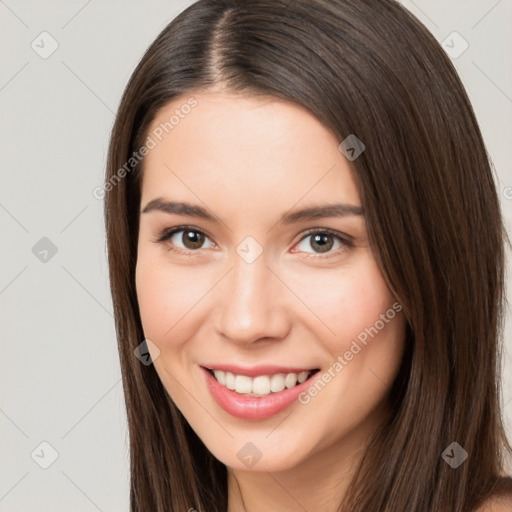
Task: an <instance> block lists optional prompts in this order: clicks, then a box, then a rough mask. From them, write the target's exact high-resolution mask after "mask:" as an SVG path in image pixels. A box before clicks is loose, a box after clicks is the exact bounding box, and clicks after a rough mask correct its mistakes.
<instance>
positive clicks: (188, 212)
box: [142, 197, 364, 224]
mask: <svg viewBox="0 0 512 512" xmlns="http://www.w3.org/2000/svg"><path fill="white" fill-rule="evenodd" d="M155 210H156V211H161V212H165V213H170V214H176V215H184V216H187V217H198V218H201V219H205V220H209V221H212V222H217V219H216V218H215V217H214V216H213V215H212V214H210V213H208V211H207V210H206V209H204V208H203V207H201V206H198V205H194V204H190V203H185V202H178V201H167V200H165V199H163V198H161V197H157V198H156V199H152V200H151V201H149V203H147V204H146V206H145V207H144V209H143V210H142V213H149V212H151V211H155ZM348 216H364V212H363V208H362V207H361V206H356V205H351V204H346V203H337V204H326V205H321V206H311V207H308V208H303V209H301V210H296V211H294V212H290V213H286V214H284V215H283V216H282V217H281V220H280V223H281V224H294V223H297V222H301V221H305V220H311V219H321V218H326V217H348Z"/></svg>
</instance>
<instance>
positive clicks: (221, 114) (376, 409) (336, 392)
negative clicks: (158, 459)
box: [136, 91, 405, 512]
mask: <svg viewBox="0 0 512 512" xmlns="http://www.w3.org/2000/svg"><path fill="white" fill-rule="evenodd" d="M190 96H192V95H187V96H185V95H184V96H182V97H179V98H175V99H174V100H173V101H172V102H171V103H169V104H168V105H166V106H165V107H164V108H162V109H161V110H160V112H159V113H158V115H157V116H156V118H155V120H154V122H153V124H152V126H151V127H150V130H149V131H148V134H149V133H151V130H153V129H154V128H155V127H157V126H158V125H160V123H163V122H165V121H167V120H168V119H169V117H170V116H171V115H172V114H173V112H174V110H175V109H179V108H180V107H181V106H182V105H183V104H184V103H185V102H186V101H187V100H188V99H189V97H190ZM193 97H194V98H196V100H197V101H198V105H197V106H196V107H195V108H194V109H193V110H192V111H191V113H190V114H188V115H187V116H185V117H184V118H183V119H180V122H179V125H177V126H175V128H174V129H173V130H172V131H170V132H169V134H168V135H166V136H165V137H164V138H163V139H162V141H161V142H159V143H158V144H157V146H156V147H155V148H154V149H152V150H151V151H150V152H149V154H148V155H147V156H146V158H145V162H144V175H143V181H142V195H141V215H140V230H139V240H138V259H137V268H136V288H137V296H138V301H139V306H140V312H141V318H142V324H143V328H144V334H145V336H146V338H149V339H150V340H151V341H152V342H153V343H154V344H155V346H157V347H158V349H159V351H160V353H159V354H158V356H157V357H156V358H155V360H154V365H155V369H156V371H157V373H158V375H159V377H160V379H161V380H162V383H163V385H164V387H165V389H166V390H167V392H168V393H169V394H170V396H171V397H172V399H173V400H174V402H175V403H176V405H177V406H178V408H179V409H180V410H181V412H182V413H183V415H184V416H185V418H186V419H187V421H188V422H189V423H190V425H191V426H192V428H193V429H194V430H195V432H196V433H197V434H198V436H199V437H200V438H201V439H202V441H203V442H204V443H205V445H206V446H207V448H208V449H209V450H210V451H211V452H212V454H213V455H214V456H215V457H217V458H218V459H219V460H220V461H221V462H223V463H224V464H225V465H226V466H227V467H228V489H229V508H228V510H229V512H238V511H243V510H246V511H247V512H255V511H258V510H273V511H275V512H279V511H289V510H301V507H303V508H304V509H306V510H315V511H318V512H331V511H333V512H334V510H336V509H337V506H338V504H339V502H340V500H341V499H342V497H343V494H344V492H345V488H346V484H347V482H348V479H349V478H350V477H351V476H352V474H353V471H354V468H355V464H356V463H357V461H358V460H359V458H360V456H361V453H362V451H363V449H364V447H365V443H366V442H367V441H368V439H369V436H370V435H371V434H372V433H373V432H374V431H375V429H376V428H378V426H379V425H380V424H381V423H382V421H383V418H384V415H385V414H386V411H387V407H388V403H387V399H386V394H387V392H388V391H389V388H390V386H391V384H392V382H393V380H394V378H395V376H396V374H397V372H398V369H399V366H400V362H401V359H402V355H403V348H404V347H403V345H404V331H405V319H404V316H403V313H398V314H397V315H396V316H395V317H394V318H393V320H391V321H389V322H387V323H386V324H385V327H384V328H382V329H381V330H380V331H379V332H378V334H377V335H374V337H373V338H369V342H368V343H367V345H366V346H364V345H362V344H360V345H361V346H362V347H363V348H362V349H361V351H360V352H358V353H357V355H355V356H354V357H353V359H352V360H351V361H349V362H348V363H347V365H346V366H345V367H344V368H343V370H342V371H339V372H338V373H336V376H335V378H333V379H332V380H331V381H330V382H329V383H328V384H327V385H326V386H325V387H324V388H323V389H322V390H321V392H319V393H318V394H317V395H316V396H315V397H314V398H312V399H311V400H310V402H309V403H308V404H307V405H303V404H300V403H298V402H295V403H294V404H293V405H292V406H290V407H289V408H287V409H286V410H285V411H284V412H282V413H280V414H278V415H276V416H273V417H271V418H268V419H265V420H258V421H254V420H253V421H250V420H242V419H239V418H234V417H233V416H231V415H229V414H228V413H227V412H225V411H224V410H223V409H222V408H221V407H220V406H219V405H218V404H217V403H216V402H215V401H214V400H213V398H212V396H211V395H210V392H209V390H208V389H207V388H206V386H205V384H204V378H203V375H202V373H201V370H200V368H199V365H206V363H233V364H239V365H247V366H253V365H256V364H283V365H287V366H292V367H305V368H320V369H321V371H322V372H324V371H327V370H328V369H329V368H330V367H332V365H333V362H334V360H335V358H336V357H338V356H340V355H341V356H343V354H344V353H345V352H346V351H347V350H348V349H349V348H350V346H351V343H352V342H353V340H355V339H356V338H357V336H358V335H359V334H360V333H361V332H363V331H365V329H366V328H369V327H371V326H374V325H375V323H376V321H378V320H379V318H381V317H380V315H382V314H384V313H385V312H386V311H387V310H389V309H390V308H392V306H393V304H396V300H395V298H394V297H393V296H392V294H391V292H390V290H389V288H388V286H387V284H386V282H385V280H384V278H383V275H382V273H381V271H380V269H379V267H378V265H377V262H376V259H375V256H374V254H373V252H372V248H371V247H370V245H369V243H368V234H367V228H366V223H365V219H364V216H360V215H349V216H343V217H325V218H316V219H309V220H303V221H300V222H297V223H294V224H290V225H284V224H282V223H280V222H279V220H280V219H281V217H282V215H284V214H285V213H288V212H293V211H296V210H297V209H301V208H304V207H306V206H313V205H315V206H316V205H325V204H331V203H346V204H349V205H353V206H361V199H360V194H359V190H358V187H357V185H356V182H355V179H354V176H353V174H352V170H351V168H350V163H349V161H348V160H347V159H346V158H345V156H344V155H343V154H342V153H341V152H340V151H339V149H338V145H339V143H340V142H341V141H340V140H337V138H336V137H334V135H332V133H331V132H329V131H328V130H327V129H326V128H325V127H324V126H323V125H322V124H321V123H320V122H319V121H318V120H317V119H316V118H315V117H314V116H312V115H311V114H310V113H309V112H307V111H306V110H304V109H302V108H301V107H299V106H296V105H294V104H292V103H288V102H283V101H280V100H276V99H273V98H254V97H241V96H235V95H233V94H230V93H227V92H221V91H217V92H213V91H210V92H201V93H197V94H193ZM155 198H164V199H166V200H174V201H186V202H189V203H193V204H196V205H199V206H202V207H203V208H206V209H207V210H208V211H209V212H210V213H212V214H213V215H215V217H216V218H217V219H218V222H212V221H210V220H205V219H202V218H198V217H185V216H183V215H177V214H169V213H166V212H163V211H157V210H153V211H150V212H147V213H142V211H143V210H144V207H145V206H146V205H147V203H148V202H149V201H151V200H153V199H155ZM180 226H189V228H190V226H193V228H194V230H195V231H194V233H196V237H197V236H198V235H197V232H199V233H204V235H205V238H204V242H203V245H202V246H200V247H199V248H191V247H193V246H191V245H190V243H188V245H185V244H187V239H186V238H185V241H184V239H183V235H186V234H187V232H186V231H185V233H184V232H183V231H181V232H178V233H177V234H174V235H173V237H172V238H171V239H169V240H167V241H164V242H161V243H155V242H154V240H155V239H156V238H157V237H158V235H159V234H160V233H161V232H162V231H163V230H165V229H166V228H173V227H180ZM312 228H319V230H320V231H321V229H331V230H334V231H336V232H337V233H339V236H341V237H342V238H341V239H338V238H337V237H335V236H329V235H327V239H326V240H327V243H328V246H329V247H331V246H330V245H329V244H332V248H330V249H329V250H328V252H325V253H324V252H321V249H319V246H318V245H317V244H315V243H314V240H313V238H314V237H313V236H311V235H310V234H307V231H308V230H311V229H312ZM194 233H192V234H194ZM247 236H251V237H253V239H254V240H256V242H257V243H258V244H259V246H260V247H261V248H262V250H263V252H262V253H261V255H260V256H259V257H258V258H257V259H256V260H255V261H254V262H252V263H247V262H246V261H245V260H244V259H243V258H241V257H240V256H239V255H238V254H237V252H236V249H237V247H238V246H239V244H240V243H241V242H242V241H243V240H244V239H245V238H246V237H247ZM324 236H325V235H324ZM347 236H348V237H350V239H351V240H352V241H353V246H350V244H346V243H345V242H344V238H346V237H347ZM197 245H200V243H199V244H197ZM173 246H174V247H175V248H176V249H177V251H178V252H172V251H170V250H169V249H170V248H172V247H173ZM180 251H181V252H180ZM187 252H188V253H193V254H192V255H187V254H186V253H187ZM322 256H326V257H324V258H322ZM154 353H155V355H156V351H155V352H154ZM247 442H251V443H252V444H254V445H255V446H256V447H257V448H258V450H259V451H260V452H261V454H262V456H261V459H260V460H258V462H257V463H256V464H255V465H254V466H253V467H252V468H250V469H248V468H247V467H246V466H245V465H244V464H243V463H242V462H241V460H240V459H239V458H238V457H237V452H238V451H239V450H240V449H241V448H242V447H243V446H244V445H245V444H246V443H247ZM242 498H243V504H242Z"/></svg>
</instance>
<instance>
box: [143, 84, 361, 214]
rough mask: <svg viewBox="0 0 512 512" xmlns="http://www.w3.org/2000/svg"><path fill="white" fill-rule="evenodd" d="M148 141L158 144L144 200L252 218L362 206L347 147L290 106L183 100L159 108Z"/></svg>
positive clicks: (269, 101) (224, 98)
mask: <svg viewBox="0 0 512 512" xmlns="http://www.w3.org/2000/svg"><path fill="white" fill-rule="evenodd" d="M191 98H193V100H194V101H193V102H192V101H191ZM187 105H195V106H194V107H193V108H188V107H186V106H187ZM148 136H150V137H152V139H153V140H154V142H155V143H156V145H155V146H154V148H153V149H151V150H150V151H149V153H148V155H147V156H146V157H145V159H144V171H143V182H142V183H143V186H142V196H143V200H150V199H152V198H153V197H157V196H163V195H166V196H172V197H173V199H181V200H189V199H191V198H194V199H196V200H197V198H198V197H204V198H208V199H210V200H215V201H219V202H221V203H222V201H229V202H231V203H235V204H236V205H238V206H240V207H241V206H243V207H244V208H245V209H246V212H247V213H250V211H251V210H254V211H253V213H254V212H255V211H258V210H261V207H262V205H265V207H266V208H273V207H274V206H275V207H279V209H280V210H282V209H283V207H284V206H287V207H291V206H292V205H293V203H296V202H297V201H302V202H314V203H319V202H332V201H341V202H345V203H351V204H354V205H359V204H360V198H359V192H358V189H357V185H356V183H355V179H354V177H353V173H352V170H351V167H350V165H349V163H348V161H347V160H346V159H345V157H344V156H343V154H342V153H341V152H340V151H339V149H338V146H339V143H340V141H338V140H337V139H336V137H335V136H334V135H333V134H332V133H331V132H330V131H329V130H327V128H325V127H324V126H323V125H322V124H321V123H320V122H319V121H318V119H316V117H314V116H313V115H312V114H311V113H309V112H308V111H307V110H305V109H304V108H302V107H300V106H298V105H296V104H293V103H291V102H285V101H282V100H279V99H275V98H271V97H266V98H256V97H241V96H236V95H232V94H226V93H213V92H211V93H204V92H203V93H197V94H191V95H183V96H179V97H177V98H175V99H174V100H173V101H172V102H170V103H168V104H167V105H166V106H165V107H163V108H162V109H160V111H159V112H158V113H157V116H156V117H155V119H154V121H153V123H152V124H151V126H150V128H149V130H148ZM159 139H160V140H159ZM194 195H195V196H196V197H194ZM177 196H179V197H177Z"/></svg>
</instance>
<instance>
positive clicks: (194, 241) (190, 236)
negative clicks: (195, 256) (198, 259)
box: [181, 229, 205, 249]
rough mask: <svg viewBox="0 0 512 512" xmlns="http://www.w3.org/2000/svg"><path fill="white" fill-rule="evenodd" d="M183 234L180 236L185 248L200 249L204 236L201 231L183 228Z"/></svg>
mask: <svg viewBox="0 0 512 512" xmlns="http://www.w3.org/2000/svg"><path fill="white" fill-rule="evenodd" d="M182 231H183V235H182V236H181V242H182V243H183V245H184V246H185V248H186V249H200V248H201V246H202V245H203V243H204V240H205V236H204V234H203V233H200V232H198V231H192V230H189V229H183V230H182Z"/></svg>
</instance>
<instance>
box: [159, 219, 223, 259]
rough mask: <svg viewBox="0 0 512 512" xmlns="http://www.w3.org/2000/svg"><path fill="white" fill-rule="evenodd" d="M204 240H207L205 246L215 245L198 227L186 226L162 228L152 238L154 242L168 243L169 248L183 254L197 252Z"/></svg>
mask: <svg viewBox="0 0 512 512" xmlns="http://www.w3.org/2000/svg"><path fill="white" fill-rule="evenodd" d="M205 241H208V242H209V245H206V246H205V248H209V247H215V244H214V243H213V242H212V241H211V240H210V238H209V237H208V236H207V235H205V233H203V232H202V231H200V230H199V229H195V228H189V227H186V226H181V227H178V228H171V229H164V231H162V232H161V233H160V235H159V236H158V237H157V238H156V240H154V242H156V243H161V244H162V243H165V244H166V245H169V246H170V247H169V250H173V251H176V252H182V253H184V254H186V253H192V252H198V249H202V248H203V246H204V245H205Z"/></svg>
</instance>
